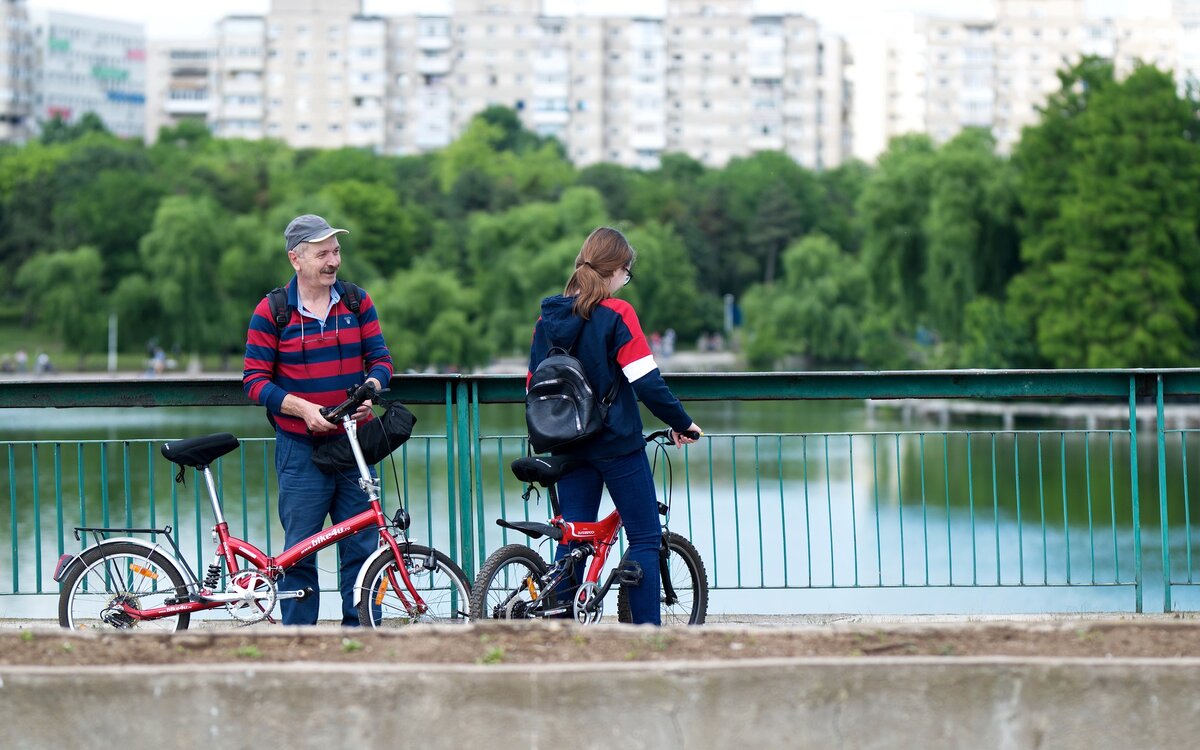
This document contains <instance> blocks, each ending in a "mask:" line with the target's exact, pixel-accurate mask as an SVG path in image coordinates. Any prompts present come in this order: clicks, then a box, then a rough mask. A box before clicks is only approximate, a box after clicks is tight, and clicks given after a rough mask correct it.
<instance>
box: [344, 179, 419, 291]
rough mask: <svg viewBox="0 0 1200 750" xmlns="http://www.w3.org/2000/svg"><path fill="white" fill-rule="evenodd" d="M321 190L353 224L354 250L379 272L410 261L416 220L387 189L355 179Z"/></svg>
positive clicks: (414, 248)
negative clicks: (354, 230) (354, 232)
mask: <svg viewBox="0 0 1200 750" xmlns="http://www.w3.org/2000/svg"><path fill="white" fill-rule="evenodd" d="M322 193H323V194H324V195H327V196H328V197H329V198H330V199H331V200H332V201H333V202H334V203H335V204H336V205H337V206H338V208H339V209H340V211H339V213H340V214H341V215H344V216H346V217H347V219H348V220H349V221H350V222H351V223H353V224H354V225H355V227H356V228H357V230H358V232H357V234H356V236H355V238H354V240H353V242H354V249H355V252H357V253H360V254H361V255H362V257H363V259H365V260H367V261H369V262H370V263H371V264H372V265H373V266H374V267H375V268H376V269H377V270H378V271H379V273H380V274H382V275H384V276H390V275H391V274H393V273H395V271H396V270H397V269H399V268H404V267H407V266H408V265H410V264H411V263H412V259H413V257H414V255H415V253H416V242H417V220H416V219H414V218H413V216H412V215H411V213H410V212H409V211H406V210H405V209H404V208H403V207H402V206H401V205H400V201H399V199H398V198H397V197H396V194H395V193H393V192H392V191H391V190H387V189H381V188H380V186H379V185H375V184H370V183H366V182H359V181H357V180H345V181H342V182H335V183H333V184H331V185H329V186H328V187H326V188H325V189H324V190H323V191H322Z"/></svg>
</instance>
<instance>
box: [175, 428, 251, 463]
mask: <svg viewBox="0 0 1200 750" xmlns="http://www.w3.org/2000/svg"><path fill="white" fill-rule="evenodd" d="M237 447H238V439H237V438H235V437H234V436H233V435H230V434H229V433H228V432H218V433H216V434H215V435H202V436H201V437H194V438H186V439H184V440H172V441H171V442H169V443H163V446H162V454H163V457H164V458H166V459H167V460H168V461H170V462H172V463H176V464H179V465H180V466H191V467H193V468H196V469H199V468H202V467H205V466H208V465H209V464H211V463H212V462H213V461H216V460H217V459H218V458H220V457H221V456H224V455H225V454H226V453H228V452H230V451H231V450H233V449H234V448H237Z"/></svg>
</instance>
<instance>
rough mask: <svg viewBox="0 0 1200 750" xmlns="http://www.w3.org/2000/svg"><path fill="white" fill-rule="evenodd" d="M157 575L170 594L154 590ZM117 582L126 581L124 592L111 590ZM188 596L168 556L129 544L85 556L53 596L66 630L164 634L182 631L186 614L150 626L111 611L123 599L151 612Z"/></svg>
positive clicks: (107, 546) (105, 547)
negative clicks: (122, 578) (145, 631)
mask: <svg viewBox="0 0 1200 750" xmlns="http://www.w3.org/2000/svg"><path fill="white" fill-rule="evenodd" d="M122 560H127V561H128V562H126V563H122V562H120V561H122ZM137 561H141V562H140V564H139V563H138V562H137ZM117 573H120V575H116V574H117ZM162 575H166V577H167V578H169V579H170V582H171V584H170V585H171V587H170V588H165V587H164V588H159V579H160V576H162ZM122 576H123V577H125V578H126V581H127V582H126V584H125V585H124V587H123V589H124V590H122V589H121V587H119V586H118V587H114V585H113V584H114V583H116V582H117V581H119V580H120V578H121V577H122ZM187 594H188V590H187V582H186V581H185V579H184V577H183V573H181V572H180V570H179V566H178V565H177V564H176V562H175V561H174V560H173V559H171V558H170V557H168V556H167V555H164V554H162V553H161V552H159V551H157V550H151V549H148V548H147V547H144V546H142V545H140V544H133V543H132V542H112V543H109V544H102V545H99V546H96V547H92V548H91V549H87V550H84V552H83V554H82V555H80V557H79V559H78V560H77V561H76V562H75V563H74V564H73V565H72V566H71V570H70V572H68V573H67V577H66V578H65V579H63V583H62V588H61V589H60V591H59V595H58V624H59V625H61V626H62V627H64V628H68V629H70V630H83V629H87V628H96V629H102V628H113V629H116V630H155V631H160V632H164V633H174V632H177V631H180V630H187V628H188V624H189V623H190V622H191V613H190V612H184V613H181V614H178V615H172V616H170V617H161V618H158V619H155V620H134V619H132V618H130V617H128V616H127V615H122V614H119V613H116V612H114V611H113V610H112V609H111V606H112V605H113V604H114V603H116V602H117V601H118V600H120V599H122V598H125V599H126V600H127V601H128V600H132V602H133V604H135V605H136V606H137V607H138V608H140V609H152V608H154V607H161V606H163V605H164V604H165V600H167V599H170V598H175V597H178V598H186V597H187Z"/></svg>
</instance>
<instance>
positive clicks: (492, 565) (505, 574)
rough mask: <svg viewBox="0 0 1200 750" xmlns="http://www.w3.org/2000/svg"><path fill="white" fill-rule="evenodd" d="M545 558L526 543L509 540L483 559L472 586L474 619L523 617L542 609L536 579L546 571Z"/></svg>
mask: <svg viewBox="0 0 1200 750" xmlns="http://www.w3.org/2000/svg"><path fill="white" fill-rule="evenodd" d="M546 570H547V566H546V561H545V560H543V559H542V556H541V555H539V554H538V553H536V552H534V551H533V550H531V549H529V548H528V547H526V546H525V545H523V544H508V545H505V546H503V547H501V548H500V549H498V550H496V551H495V552H493V553H492V554H491V555H489V556H488V559H487V560H484V561H483V567H482V568H480V569H479V575H478V576H477V577H476V578H475V585H474V586H472V587H471V619H474V620H524V619H528V618H531V617H534V616H536V613H540V611H541V607H540V603H539V604H537V605H535V602H536V601H537V597H538V596H539V595H540V594H541V593H543V592H539V591H538V590H537V587H536V586H535V585H533V583H532V582H531V581H530V578H533V579H534V581H536V580H537V579H539V578H541V577H542V576H543V575H545V574H546Z"/></svg>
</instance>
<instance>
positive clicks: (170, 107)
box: [145, 39, 215, 143]
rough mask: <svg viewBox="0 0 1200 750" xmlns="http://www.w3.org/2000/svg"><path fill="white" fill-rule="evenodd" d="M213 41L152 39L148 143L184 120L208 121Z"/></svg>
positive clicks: (148, 66) (148, 74) (148, 72)
mask: <svg viewBox="0 0 1200 750" xmlns="http://www.w3.org/2000/svg"><path fill="white" fill-rule="evenodd" d="M214 57H215V44H214V42H213V41H212V40H190V39H189V40H152V41H151V42H150V44H149V48H148V50H147V56H146V134H145V138H146V142H147V143H153V142H154V141H155V140H157V139H158V132H159V130H161V129H162V128H164V127H174V126H176V125H178V124H179V123H180V122H182V121H184V120H199V121H200V122H204V123H207V122H208V117H209V114H210V112H211V110H212V77H213V60H214Z"/></svg>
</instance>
